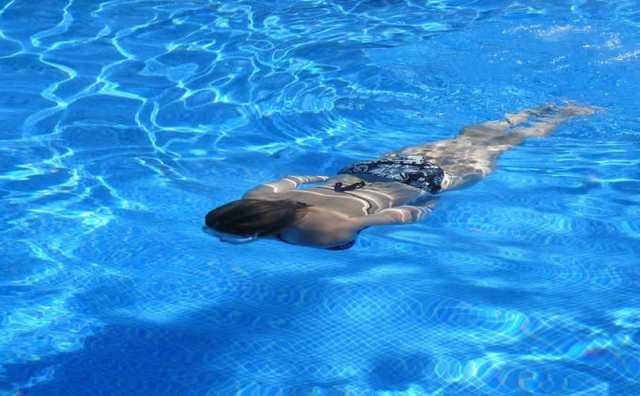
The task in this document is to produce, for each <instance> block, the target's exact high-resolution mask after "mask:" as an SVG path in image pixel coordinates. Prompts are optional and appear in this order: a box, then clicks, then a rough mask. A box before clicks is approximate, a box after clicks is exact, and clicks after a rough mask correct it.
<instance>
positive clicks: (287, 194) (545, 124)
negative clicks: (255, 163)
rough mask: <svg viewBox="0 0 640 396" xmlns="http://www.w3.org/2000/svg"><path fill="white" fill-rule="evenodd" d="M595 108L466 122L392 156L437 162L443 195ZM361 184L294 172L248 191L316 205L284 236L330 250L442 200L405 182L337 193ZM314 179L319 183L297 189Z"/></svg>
mask: <svg viewBox="0 0 640 396" xmlns="http://www.w3.org/2000/svg"><path fill="white" fill-rule="evenodd" d="M593 113H594V110H593V109H592V108H589V107H584V106H578V105H575V104H565V105H562V106H554V105H548V106H544V107H540V108H532V109H525V110H523V111H521V112H519V113H516V114H507V115H506V116H505V118H504V119H502V120H497V121H487V122H484V123H481V124H477V125H471V126H468V127H465V128H464V129H462V131H461V132H460V133H459V134H458V135H457V136H456V137H455V138H453V139H448V140H442V141H438V142H433V143H427V144H424V145H419V146H412V147H407V148H404V149H401V150H399V151H397V152H394V153H389V154H387V155H393V154H401V155H418V156H423V157H425V159H426V160H427V161H428V162H431V163H433V164H435V165H438V166H439V167H441V168H442V169H443V170H444V172H445V178H444V181H443V183H442V190H441V192H443V191H446V190H451V189H454V188H460V187H465V186H467V185H469V184H472V183H474V182H476V181H478V180H480V179H482V178H484V177H485V176H487V175H489V174H490V173H491V172H493V171H494V169H495V164H496V160H497V159H498V157H499V156H500V154H502V153H504V152H505V151H507V150H509V149H511V148H513V147H514V146H516V145H519V144H521V143H522V142H523V141H525V140H526V139H528V138H533V137H542V136H545V135H547V134H549V133H551V132H552V131H553V130H554V129H555V128H556V127H557V126H558V125H560V124H561V123H563V122H565V121H567V120H570V119H572V118H574V117H576V116H581V115H590V114H593ZM358 181H360V179H359V178H357V177H355V176H352V175H338V176H334V177H328V176H287V177H285V178H282V179H280V180H276V181H272V182H269V183H265V184H262V185H260V186H258V187H256V188H254V189H252V190H250V191H248V192H247V193H246V194H245V195H244V198H251V199H262V200H280V199H288V200H292V201H299V202H304V203H306V204H309V205H311V206H310V207H309V208H307V209H305V215H304V216H301V217H300V218H298V219H297V220H296V221H295V222H294V223H293V224H292V225H291V226H289V227H287V228H285V229H284V230H282V232H281V233H280V234H279V235H278V238H279V239H281V240H283V241H285V242H289V243H293V244H298V245H308V246H315V247H323V248H331V247H336V246H341V245H344V244H346V243H349V242H350V241H352V240H354V239H355V238H356V237H357V234H358V233H359V232H360V231H361V230H363V229H364V228H367V227H370V226H374V225H385V224H408V223H413V222H417V221H420V220H422V219H424V218H425V217H426V216H428V215H429V214H430V213H431V210H432V209H433V207H434V206H435V201H436V199H437V198H436V196H433V195H431V194H429V193H426V192H425V191H423V190H420V189H417V188H414V187H411V186H409V185H406V184H402V183H399V182H375V183H366V184H365V186H364V187H362V188H359V189H357V190H353V191H349V192H336V191H334V188H333V186H334V185H335V183H337V182H342V183H343V184H345V185H348V184H352V183H356V182H358ZM311 183H316V185H315V186H313V187H310V188H306V189H298V187H300V186H301V185H303V184H311ZM438 195H440V194H438ZM416 202H420V204H416Z"/></svg>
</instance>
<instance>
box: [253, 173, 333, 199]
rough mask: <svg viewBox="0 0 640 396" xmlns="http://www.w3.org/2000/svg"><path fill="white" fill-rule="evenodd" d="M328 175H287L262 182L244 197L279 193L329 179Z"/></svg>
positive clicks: (258, 196)
mask: <svg viewBox="0 0 640 396" xmlns="http://www.w3.org/2000/svg"><path fill="white" fill-rule="evenodd" d="M328 179H329V177H328V176H287V177H283V178H282V179H280V180H274V181H272V182H269V183H264V184H261V185H259V186H257V187H255V188H253V189H251V190H249V191H247V193H246V194H244V197H243V198H260V196H262V195H265V194H268V195H272V194H279V193H282V192H285V191H290V190H293V189H296V188H298V186H299V185H301V184H306V183H318V182H323V181H325V180H328Z"/></svg>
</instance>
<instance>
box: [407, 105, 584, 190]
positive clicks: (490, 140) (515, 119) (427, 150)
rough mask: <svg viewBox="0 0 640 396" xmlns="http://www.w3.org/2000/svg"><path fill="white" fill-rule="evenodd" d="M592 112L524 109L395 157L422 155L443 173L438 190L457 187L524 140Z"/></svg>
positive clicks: (491, 166)
mask: <svg viewBox="0 0 640 396" xmlns="http://www.w3.org/2000/svg"><path fill="white" fill-rule="evenodd" d="M593 112H594V110H593V109H592V108H590V107H584V106H578V105H575V104H567V105H563V106H555V105H548V106H544V107H539V108H532V109H526V110H523V111H521V112H519V113H517V114H511V115H509V114H508V115H507V116H506V117H505V119H503V120H497V121H488V122H484V123H482V124H477V125H471V126H468V127H465V128H464V129H463V130H462V131H461V132H460V134H459V135H458V136H456V137H455V138H453V139H449V140H443V141H439V142H435V143H431V144H425V145H420V146H413V147H407V148H405V149H402V150H401V151H400V152H399V154H402V155H422V156H424V157H425V158H426V159H427V160H428V161H429V162H432V163H434V164H436V165H438V166H440V167H441V168H442V169H443V170H444V172H445V174H446V176H445V180H444V182H443V186H442V190H446V189H452V188H458V187H462V186H465V185H468V184H470V183H473V182H475V181H478V180H480V179H482V178H483V177H485V176H487V175H488V174H489V173H491V172H492V171H493V170H494V168H495V163H496V160H497V159H498V157H499V156H500V154H502V153H503V152H505V151H507V150H509V149H511V148H513V147H514V146H516V145H518V144H520V143H522V142H523V141H524V140H526V139H527V138H529V137H536V136H545V135H547V134H549V133H550V132H551V131H553V130H554V129H555V128H556V127H557V126H558V125H560V124H561V123H562V122H564V121H567V120H569V119H571V118H573V117H576V116H579V115H590V114H593Z"/></svg>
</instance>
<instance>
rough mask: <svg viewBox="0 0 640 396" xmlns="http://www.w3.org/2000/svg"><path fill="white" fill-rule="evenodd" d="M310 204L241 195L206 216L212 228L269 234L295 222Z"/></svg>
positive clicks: (237, 233) (274, 233) (241, 234)
mask: <svg viewBox="0 0 640 396" xmlns="http://www.w3.org/2000/svg"><path fill="white" fill-rule="evenodd" d="M309 206H310V205H307V204H305V203H302V202H297V201H291V200H278V201H266V200H261V199H240V200H238V201H233V202H229V203H228V204H226V205H223V206H220V207H219V208H216V209H214V210H212V211H210V212H209V213H207V216H206V217H205V219H204V222H205V224H206V225H207V227H209V228H213V229H214V230H216V231H218V232H223V233H226V234H234V235H240V236H269V235H276V234H278V233H279V232H280V231H281V230H282V229H283V228H286V227H288V226H289V225H291V224H292V223H293V222H294V221H295V219H296V218H297V217H298V216H301V215H303V214H304V210H305V209H306V208H308V207H309Z"/></svg>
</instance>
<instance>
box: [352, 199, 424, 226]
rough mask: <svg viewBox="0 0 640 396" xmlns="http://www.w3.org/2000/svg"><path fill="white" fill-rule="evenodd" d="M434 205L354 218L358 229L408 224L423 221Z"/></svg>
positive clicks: (399, 208) (398, 208)
mask: <svg viewBox="0 0 640 396" xmlns="http://www.w3.org/2000/svg"><path fill="white" fill-rule="evenodd" d="M435 205H436V203H435V201H432V202H429V203H426V204H425V205H424V206H411V205H404V206H397V207H395V208H388V209H383V210H381V211H379V212H378V213H375V214H372V215H369V216H363V217H358V218H356V220H355V221H356V222H358V223H359V224H358V225H359V226H360V227H363V228H364V227H369V226H372V225H385V224H409V223H415V222H417V221H421V220H423V219H424V218H425V217H427V216H428V215H429V214H430V213H431V212H432V211H433V207H434V206H435Z"/></svg>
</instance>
